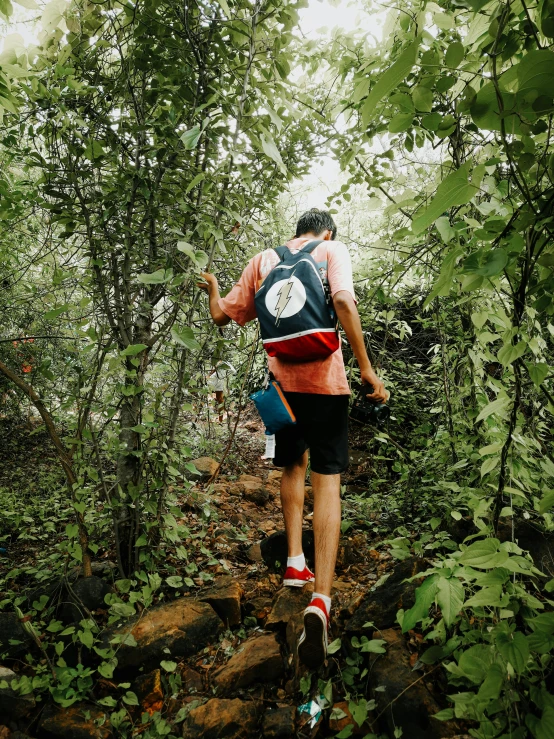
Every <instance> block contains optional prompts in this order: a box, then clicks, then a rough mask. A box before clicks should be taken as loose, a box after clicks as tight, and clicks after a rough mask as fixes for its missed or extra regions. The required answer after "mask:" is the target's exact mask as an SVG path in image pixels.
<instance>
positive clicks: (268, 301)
mask: <svg viewBox="0 0 554 739" xmlns="http://www.w3.org/2000/svg"><path fill="white" fill-rule="evenodd" d="M305 302H306V290H305V288H304V285H303V284H302V283H301V282H300V280H299V279H298V277H295V276H294V275H292V276H291V277H288V278H287V279H286V280H280V281H279V282H276V283H275V284H274V285H273V286H272V287H271V288H270V289H269V290H268V293H267V295H266V296H265V306H266V308H267V309H268V311H269V312H270V313H271V315H272V316H275V323H277V321H279V319H281V318H289V316H294V314H295V313H298V312H299V311H300V310H302V308H303V307H304V303H305Z"/></svg>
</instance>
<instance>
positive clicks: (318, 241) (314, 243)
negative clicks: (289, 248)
mask: <svg viewBox="0 0 554 739" xmlns="http://www.w3.org/2000/svg"><path fill="white" fill-rule="evenodd" d="M322 242H323V239H314V240H313V241H308V243H307V244H306V245H305V246H303V247H302V249H301V251H304V252H306V254H311V253H312V252H313V250H314V249H315V248H316V246H319V245H320V244H321V243H322Z"/></svg>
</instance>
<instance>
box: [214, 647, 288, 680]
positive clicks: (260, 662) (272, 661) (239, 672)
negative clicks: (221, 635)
mask: <svg viewBox="0 0 554 739" xmlns="http://www.w3.org/2000/svg"><path fill="white" fill-rule="evenodd" d="M284 672H285V667H284V664H283V658H282V657H281V649H280V647H279V642H278V641H277V637H276V636H275V634H262V635H261V636H256V637H254V638H251V639H248V640H247V641H245V642H243V644H242V645H241V649H240V651H238V652H235V654H234V655H233V656H232V657H231V659H230V660H229V661H228V662H227V664H226V665H223V667H220V668H219V670H217V671H216V672H215V673H214V675H213V677H212V682H213V684H214V685H215V686H216V688H217V689H218V692H219V693H229V692H231V691H235V690H240V689H241V688H247V687H249V686H250V685H252V684H257V683H266V682H272V681H274V680H278V679H279V678H280V677H282V676H283V675H284Z"/></svg>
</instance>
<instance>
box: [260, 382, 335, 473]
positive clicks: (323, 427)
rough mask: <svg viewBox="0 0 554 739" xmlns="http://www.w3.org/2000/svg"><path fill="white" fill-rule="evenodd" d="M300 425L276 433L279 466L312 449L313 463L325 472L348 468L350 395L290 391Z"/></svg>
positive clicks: (312, 467)
mask: <svg viewBox="0 0 554 739" xmlns="http://www.w3.org/2000/svg"><path fill="white" fill-rule="evenodd" d="M285 396H286V398H287V400H288V402H289V405H290V407H291V408H292V410H293V413H294V415H295V416H296V426H286V427H285V428H284V429H281V431H277V433H276V434H275V458H274V460H273V464H274V465H275V466H276V467H287V466H288V465H290V464H292V463H293V462H296V460H297V459H299V458H300V457H301V456H302V455H303V454H304V452H305V451H306V449H309V450H310V466H311V469H312V470H313V471H314V472H319V474H321V475H336V474H339V473H340V472H344V471H345V470H346V469H347V467H348V400H349V396H348V395H319V394H312V393H287V392H285Z"/></svg>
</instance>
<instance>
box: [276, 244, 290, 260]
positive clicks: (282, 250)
mask: <svg viewBox="0 0 554 739" xmlns="http://www.w3.org/2000/svg"><path fill="white" fill-rule="evenodd" d="M274 251H276V252H277V254H278V255H279V259H280V260H281V261H284V259H285V257H286V255H287V254H288V253H289V252H290V249H289V248H288V246H276V247H275V248H274Z"/></svg>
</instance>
